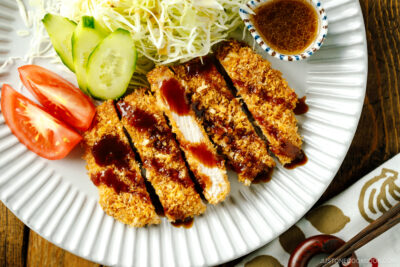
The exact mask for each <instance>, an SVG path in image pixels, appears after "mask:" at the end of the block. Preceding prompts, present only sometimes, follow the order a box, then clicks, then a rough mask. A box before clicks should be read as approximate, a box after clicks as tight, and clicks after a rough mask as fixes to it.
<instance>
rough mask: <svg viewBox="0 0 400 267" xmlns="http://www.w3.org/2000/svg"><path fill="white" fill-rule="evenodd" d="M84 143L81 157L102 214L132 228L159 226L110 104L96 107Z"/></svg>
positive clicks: (109, 101) (106, 103) (137, 168)
mask: <svg viewBox="0 0 400 267" xmlns="http://www.w3.org/2000/svg"><path fill="white" fill-rule="evenodd" d="M83 140H84V142H83V143H84V148H85V154H84V156H83V157H84V159H85V160H86V162H87V169H88V172H89V176H90V178H91V180H92V182H93V183H94V184H95V185H96V186H97V188H98V190H99V195H100V200H99V203H100V206H101V207H102V208H103V210H104V211H105V212H106V213H107V214H108V215H110V216H112V217H114V218H116V219H117V220H119V221H121V222H123V223H125V224H128V225H130V226H134V227H142V226H145V225H147V224H158V223H160V218H159V217H158V215H157V214H156V211H155V208H154V206H153V204H152V202H151V200H150V196H149V194H148V192H147V190H146V186H145V183H144V179H143V177H142V175H141V173H140V169H139V165H138V163H137V162H136V160H135V154H134V152H133V151H132V149H131V147H130V144H129V141H128V139H127V137H126V136H125V134H124V131H123V127H122V124H121V122H120V121H119V119H118V116H117V113H116V110H115V107H114V104H113V102H112V100H108V101H106V102H104V103H103V104H102V105H100V106H98V107H97V113H96V116H95V118H94V121H93V123H92V126H91V129H89V130H88V131H86V132H85V133H84V134H83Z"/></svg>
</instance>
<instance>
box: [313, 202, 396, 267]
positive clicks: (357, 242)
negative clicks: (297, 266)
mask: <svg viewBox="0 0 400 267" xmlns="http://www.w3.org/2000/svg"><path fill="white" fill-rule="evenodd" d="M399 222H400V203H398V204H397V205H396V206H394V207H392V208H391V209H389V210H388V211H387V212H385V213H384V214H383V215H382V216H381V217H379V218H378V219H376V220H375V221H373V222H372V223H370V224H369V225H368V226H367V227H365V228H364V229H363V230H361V231H360V232H359V233H358V234H357V235H355V236H354V237H353V238H352V239H350V240H349V241H348V242H346V243H345V244H344V245H343V246H341V247H340V248H339V249H338V250H336V251H335V252H334V253H332V254H331V255H330V256H329V257H327V258H326V259H325V260H324V263H321V264H319V265H317V266H318V267H329V266H332V265H334V264H335V263H337V262H339V261H340V260H342V259H343V258H345V257H347V256H349V255H351V254H352V253H353V252H354V251H355V250H357V249H359V248H361V247H362V246H364V245H365V244H367V243H368V242H369V241H371V240H373V239H374V238H376V237H377V236H379V235H381V234H382V233H384V232H386V231H387V230H389V229H390V228H392V227H393V226H395V225H396V224H398V223H399Z"/></svg>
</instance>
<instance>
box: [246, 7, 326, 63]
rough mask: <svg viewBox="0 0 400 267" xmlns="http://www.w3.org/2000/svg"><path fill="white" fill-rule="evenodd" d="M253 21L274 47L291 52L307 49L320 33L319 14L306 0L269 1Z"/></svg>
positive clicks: (257, 11)
mask: <svg viewBox="0 0 400 267" xmlns="http://www.w3.org/2000/svg"><path fill="white" fill-rule="evenodd" d="M251 20H252V21H253V23H254V26H255V27H256V28H257V30H258V32H259V33H260V34H261V35H262V36H263V38H264V40H265V41H266V42H267V43H268V44H269V46H270V47H271V48H272V49H274V50H276V51H277V52H281V53H284V54H289V55H291V54H298V53H301V52H303V51H304V50H305V49H307V47H309V46H310V44H311V43H312V42H313V41H314V40H315V37H316V35H317V33H318V24H319V20H318V14H317V12H316V11H315V9H314V8H313V6H312V5H311V4H310V3H308V1H304V0H273V1H269V2H267V3H265V4H263V5H261V6H260V7H259V8H257V9H256V10H255V15H252V16H251Z"/></svg>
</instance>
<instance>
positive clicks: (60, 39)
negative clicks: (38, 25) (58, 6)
mask: <svg viewBox="0 0 400 267" xmlns="http://www.w3.org/2000/svg"><path fill="white" fill-rule="evenodd" d="M42 22H43V24H44V27H45V28H46V30H47V33H48V34H49V36H50V40H51V43H52V44H53V47H54V49H55V50H56V52H57V54H58V55H59V56H60V58H61V61H62V62H63V63H64V65H65V66H67V67H68V68H69V69H70V70H71V71H75V67H74V62H73V60H72V50H71V36H72V34H73V32H74V30H75V28H76V23H75V22H73V21H72V20H69V19H67V18H64V17H62V16H59V15H53V14H46V15H45V16H44V18H43V19H42Z"/></svg>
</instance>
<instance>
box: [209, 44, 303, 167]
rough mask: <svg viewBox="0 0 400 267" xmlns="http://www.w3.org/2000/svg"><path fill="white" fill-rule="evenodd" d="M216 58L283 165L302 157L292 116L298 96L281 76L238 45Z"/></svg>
mask: <svg viewBox="0 0 400 267" xmlns="http://www.w3.org/2000/svg"><path fill="white" fill-rule="evenodd" d="M217 58H218V60H219V62H220V63H221V65H222V66H223V67H224V69H225V71H226V72H227V74H228V75H229V77H230V78H231V80H232V82H233V84H234V86H235V87H236V89H237V93H238V95H239V96H240V97H242V98H243V100H244V102H245V103H246V105H247V107H248V109H249V111H250V113H251V114H252V115H253V117H254V119H255V121H256V122H257V124H258V125H259V126H260V128H261V130H262V132H263V134H264V135H265V136H266V137H267V140H268V142H269V148H270V150H271V152H273V153H274V154H275V156H276V157H277V158H278V159H279V161H280V162H281V163H282V164H288V163H291V162H292V161H294V160H295V159H296V158H297V157H299V156H301V155H302V151H301V146H302V140H301V137H300V135H299V134H298V129H297V120H296V118H295V115H294V112H293V110H294V108H295V107H296V104H297V101H298V100H297V95H296V93H295V92H294V90H293V89H291V88H290V87H289V86H288V84H287V82H286V81H285V80H284V79H283V78H282V74H281V73H280V72H279V71H277V70H274V69H272V68H271V64H270V63H269V62H268V61H267V60H266V59H263V58H262V57H261V56H260V55H258V54H257V53H255V52H254V51H253V50H252V49H251V48H250V47H248V46H247V45H245V44H243V43H240V42H238V41H229V42H226V43H224V44H222V45H220V46H219V47H218V49H217Z"/></svg>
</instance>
